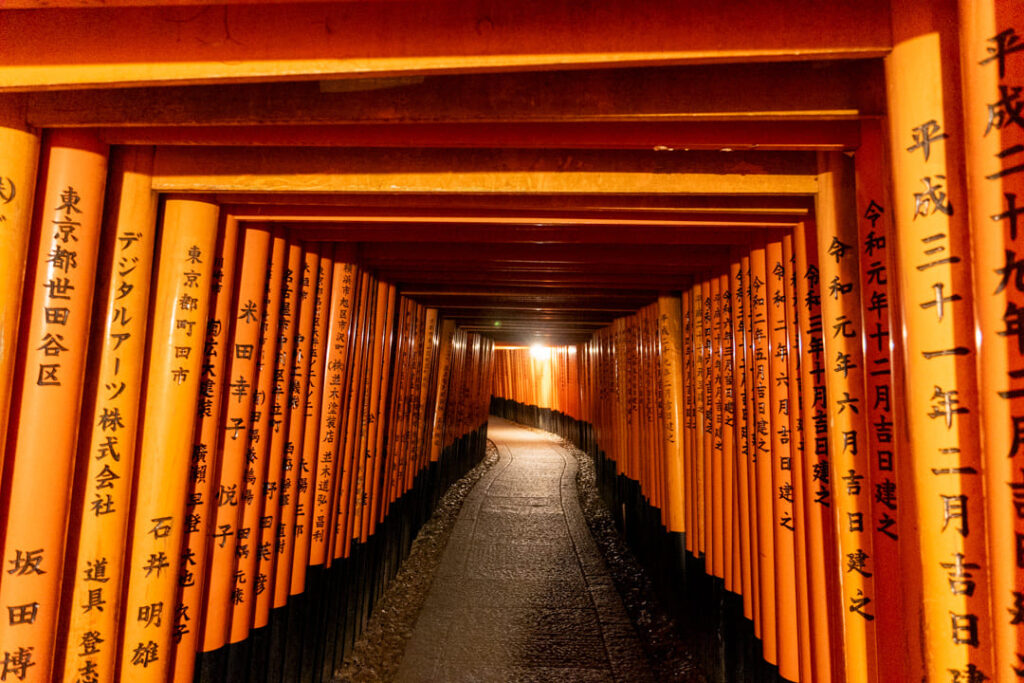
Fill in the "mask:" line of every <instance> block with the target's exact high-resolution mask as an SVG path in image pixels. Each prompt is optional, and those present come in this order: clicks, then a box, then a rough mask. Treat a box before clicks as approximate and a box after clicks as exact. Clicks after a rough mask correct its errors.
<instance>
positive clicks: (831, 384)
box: [817, 153, 879, 682]
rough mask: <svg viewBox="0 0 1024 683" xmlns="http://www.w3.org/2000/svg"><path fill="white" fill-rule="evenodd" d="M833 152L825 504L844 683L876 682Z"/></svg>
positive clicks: (873, 607)
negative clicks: (831, 533) (828, 489)
mask: <svg viewBox="0 0 1024 683" xmlns="http://www.w3.org/2000/svg"><path fill="white" fill-rule="evenodd" d="M850 166H851V165H850V164H848V163H846V159H845V158H844V157H842V156H841V155H839V154H835V153H832V154H825V153H822V154H821V156H819V159H818V182H819V187H818V198H817V199H818V201H817V218H818V231H819V235H818V262H819V263H820V266H821V286H822V297H821V312H822V318H823V325H822V327H823V330H824V344H825V349H824V362H825V384H826V386H827V388H828V412H829V429H828V437H829V452H830V454H831V462H832V468H833V471H832V473H831V475H832V494H833V495H832V503H833V505H834V508H833V513H834V515H835V523H836V528H837V529H838V539H839V568H838V571H839V574H840V590H841V594H842V599H841V601H840V602H841V604H842V614H843V631H842V633H843V648H844V651H845V654H846V678H847V680H848V681H851V682H852V681H873V680H876V675H877V671H876V661H875V628H874V621H875V612H876V611H877V610H878V607H879V606H878V603H877V601H876V598H875V588H874V580H873V579H874V555H873V554H874V550H873V547H872V533H871V477H870V467H869V463H868V459H867V453H866V449H865V448H864V447H863V444H864V443H866V441H867V429H868V427H867V420H866V417H867V414H866V409H865V403H866V401H865V394H864V392H865V390H864V353H863V349H862V345H861V334H862V326H861V317H860V286H859V283H860V279H859V278H860V273H859V271H858V263H859V259H858V256H857V251H856V245H857V223H856V214H855V213H854V212H855V211H856V204H855V197H854V186H853V169H852V168H851V167H850Z"/></svg>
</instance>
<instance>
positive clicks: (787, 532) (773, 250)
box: [764, 242, 800, 681]
mask: <svg viewBox="0 0 1024 683" xmlns="http://www.w3.org/2000/svg"><path fill="white" fill-rule="evenodd" d="M765 265H766V269H767V270H766V274H767V280H766V282H765V290H764V291H765V298H766V299H767V309H768V358H769V360H768V372H769V375H770V377H769V382H768V412H769V414H770V415H771V437H770V440H769V443H770V445H771V463H770V464H771V497H772V529H773V538H772V547H773V548H774V554H775V567H774V570H775V585H774V590H775V628H776V634H777V639H778V641H777V642H778V666H779V674H780V675H781V676H782V677H783V678H786V679H788V680H791V681H795V680H798V679H799V678H800V674H799V661H800V660H799V656H800V645H799V642H800V641H799V634H800V629H799V619H798V616H797V613H798V607H797V597H798V596H797V590H796V588H797V586H796V540H795V538H794V537H795V535H796V529H797V526H798V524H799V523H800V520H797V519H796V516H795V506H794V497H793V496H794V494H793V477H792V472H793V440H794V438H795V437H794V434H793V431H792V429H791V427H792V421H791V420H790V417H791V411H792V410H795V405H794V404H795V403H797V402H798V401H797V400H794V398H798V397H799V393H798V392H797V391H795V389H796V378H794V377H792V376H791V375H790V372H789V371H790V368H789V355H790V353H791V352H792V346H791V344H790V340H789V319H788V314H789V307H790V300H789V298H788V297H787V296H786V294H787V292H786V282H787V280H788V279H789V276H790V274H791V273H792V269H791V268H789V267H787V265H786V260H785V259H784V258H783V249H782V243H781V242H769V243H768V244H767V245H766V247H765Z"/></svg>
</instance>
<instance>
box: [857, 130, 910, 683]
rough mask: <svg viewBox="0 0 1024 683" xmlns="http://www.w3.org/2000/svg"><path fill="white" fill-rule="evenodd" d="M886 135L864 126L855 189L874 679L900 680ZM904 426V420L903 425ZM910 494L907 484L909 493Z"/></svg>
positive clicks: (903, 631) (903, 509)
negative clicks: (873, 607) (875, 642)
mask: <svg viewBox="0 0 1024 683" xmlns="http://www.w3.org/2000/svg"><path fill="white" fill-rule="evenodd" d="M884 145H885V132H884V130H883V128H882V126H881V125H880V124H879V122H876V121H865V122H864V123H863V130H862V138H861V146H860V147H859V148H858V149H857V153H856V156H855V157H854V159H855V166H856V169H855V171H856V183H857V219H858V220H857V244H856V250H857V252H858V254H859V255H860V288H861V318H862V328H861V329H862V330H863V335H864V340H863V341H864V380H865V382H866V387H865V389H866V394H865V400H866V403H865V405H864V409H865V412H866V416H867V421H868V424H869V430H868V433H867V440H866V442H865V444H864V447H865V448H866V449H867V455H868V458H869V460H868V462H869V467H870V470H871V483H872V504H871V529H872V534H873V535H874V540H873V547H874V568H875V569H874V574H875V592H876V594H877V596H878V598H877V600H878V604H879V609H878V610H877V612H876V615H875V617H876V619H875V631H876V637H877V639H878V642H879V644H883V643H884V644H885V646H884V647H881V646H880V647H879V648H878V673H879V680H883V681H904V680H906V679H907V678H908V677H910V676H911V674H910V671H909V669H908V668H907V657H906V652H907V647H908V645H907V633H908V631H909V629H907V628H906V624H907V622H908V621H912V620H913V615H912V614H911V613H908V612H907V611H906V610H905V609H904V594H905V590H904V587H903V584H904V583H905V582H904V581H903V577H904V576H905V574H907V573H908V572H907V570H906V568H905V567H904V566H903V562H902V559H901V558H902V555H904V554H905V553H907V552H912V551H911V550H910V546H909V545H907V546H904V547H901V544H900V542H899V533H900V532H899V529H900V524H901V520H900V517H902V516H904V515H906V514H907V513H908V511H909V507H908V506H906V505H903V498H902V496H901V493H902V491H903V488H904V487H903V484H904V483H905V482H902V481H900V477H899V469H900V468H899V465H900V460H901V458H902V456H903V453H902V452H901V450H902V449H901V446H904V445H905V444H900V443H899V439H898V438H897V433H898V432H897V429H902V428H903V425H897V424H896V422H897V421H898V420H900V418H899V417H898V416H897V415H896V414H895V412H896V409H897V407H898V406H897V404H898V403H902V401H901V400H900V397H899V396H897V395H895V394H894V392H893V382H892V377H893V373H894V372H898V371H899V370H900V369H901V368H899V367H898V366H896V364H895V363H894V362H893V357H892V351H891V349H892V346H893V344H892V342H891V340H892V338H893V334H892V331H893V330H894V329H896V328H895V325H893V323H892V321H893V320H897V319H896V318H894V317H893V316H892V309H891V308H890V301H892V299H893V294H894V292H893V290H892V289H891V288H890V286H889V281H890V279H895V278H896V275H895V274H893V273H892V271H891V270H890V267H889V263H890V260H891V259H892V258H894V256H895V255H894V254H892V252H893V251H894V250H895V245H894V244H893V240H892V227H891V224H892V202H891V200H890V197H889V187H888V186H889V173H888V170H889V165H888V162H887V156H888V155H887V154H885V149H884ZM900 421H901V420H900ZM907 488H909V486H908V487H907Z"/></svg>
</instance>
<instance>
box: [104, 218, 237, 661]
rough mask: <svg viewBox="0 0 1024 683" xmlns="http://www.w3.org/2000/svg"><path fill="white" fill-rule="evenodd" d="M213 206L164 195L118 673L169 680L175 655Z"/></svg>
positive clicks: (207, 298) (214, 236) (210, 265)
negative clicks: (175, 617) (176, 610)
mask: <svg viewBox="0 0 1024 683" xmlns="http://www.w3.org/2000/svg"><path fill="white" fill-rule="evenodd" d="M218 214H219V208H218V207H217V205H216V204H214V203H211V202H208V201H201V200H197V199H191V198H190V199H184V198H180V199H179V198H171V199H168V200H167V201H166V203H165V204H164V217H163V226H162V230H161V235H160V260H159V272H158V274H157V280H156V295H155V297H154V299H153V301H154V303H153V314H152V325H151V332H150V336H149V339H150V341H149V349H148V356H149V365H148V375H147V377H146V380H145V382H146V388H145V394H144V396H143V417H142V422H141V425H140V434H139V448H138V454H139V455H138V467H137V468H136V472H137V475H136V481H135V501H134V506H133V514H132V519H133V522H132V529H131V542H130V546H129V549H128V551H127V552H126V554H125V557H126V558H127V563H126V567H125V571H126V575H127V591H126V595H125V600H124V610H123V621H124V627H123V631H122V633H123V635H122V646H121V656H120V673H119V676H120V680H133V681H165V680H167V678H168V675H169V673H170V669H171V664H172V662H173V661H174V656H173V653H172V642H173V641H172V632H173V630H174V624H175V620H174V615H173V610H174V606H175V600H176V598H177V592H178V591H177V589H178V568H179V566H180V564H181V549H182V542H183V540H184V537H185V494H186V491H187V489H188V472H189V463H190V459H191V455H192V429H193V427H194V425H195V422H196V402H197V399H198V397H199V375H200V373H201V370H202V362H203V344H204V341H205V334H204V332H205V331H206V322H207V317H208V313H209V304H210V280H211V275H212V272H213V260H214V258H215V250H214V247H215V246H216V241H217V218H218Z"/></svg>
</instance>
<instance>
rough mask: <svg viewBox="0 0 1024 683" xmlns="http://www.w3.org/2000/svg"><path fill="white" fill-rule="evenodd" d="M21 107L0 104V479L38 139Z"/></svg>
mask: <svg viewBox="0 0 1024 683" xmlns="http://www.w3.org/2000/svg"><path fill="white" fill-rule="evenodd" d="M22 104H23V100H22V99H21V98H19V97H8V98H5V99H3V100H0V169H3V171H0V273H5V274H6V275H5V276H4V277H3V278H0V473H2V472H3V466H4V453H5V450H6V448H5V447H6V441H7V416H8V408H9V407H10V403H11V387H12V386H13V382H14V366H15V358H16V354H17V350H18V323H19V318H20V317H21V296H22V290H23V283H24V282H25V265H26V260H27V259H28V243H29V236H30V235H31V234H32V225H31V221H32V204H33V200H34V198H35V187H36V166H37V165H38V163H39V134H38V133H37V132H36V131H34V130H33V129H31V128H30V127H29V126H27V125H26V124H25V116H24V111H23V106H22Z"/></svg>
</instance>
